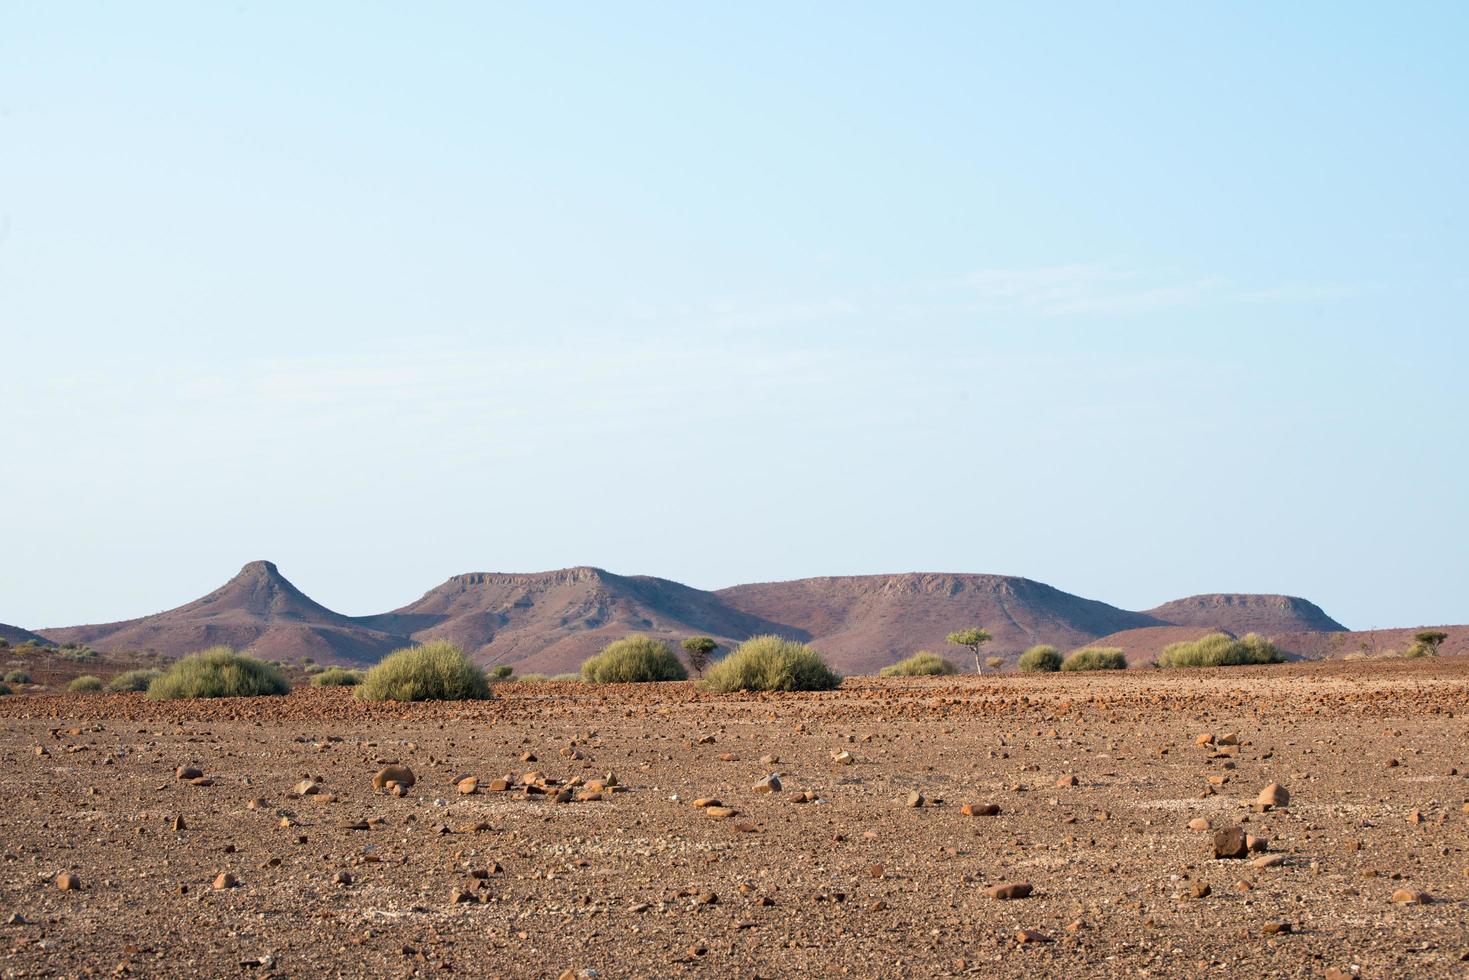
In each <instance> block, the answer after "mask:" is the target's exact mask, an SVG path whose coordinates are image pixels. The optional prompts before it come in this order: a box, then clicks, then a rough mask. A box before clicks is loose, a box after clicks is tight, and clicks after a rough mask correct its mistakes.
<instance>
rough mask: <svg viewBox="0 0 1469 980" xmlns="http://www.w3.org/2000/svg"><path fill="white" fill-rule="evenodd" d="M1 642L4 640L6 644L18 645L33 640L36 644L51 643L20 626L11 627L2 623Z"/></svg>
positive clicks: (0, 629)
mask: <svg viewBox="0 0 1469 980" xmlns="http://www.w3.org/2000/svg"><path fill="white" fill-rule="evenodd" d="M0 640H4V641H5V642H6V643H16V644H19V643H26V642H29V641H32V640H34V641H35V642H36V643H47V642H49V641H48V640H47V639H46V638H45V637H44V636H42V635H41V634H39V633H32V632H31V631H30V630H23V629H21V628H20V627H19V626H10V625H8V624H6V623H0Z"/></svg>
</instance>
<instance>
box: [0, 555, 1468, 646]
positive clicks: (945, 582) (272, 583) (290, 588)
mask: <svg viewBox="0 0 1469 980" xmlns="http://www.w3.org/2000/svg"><path fill="white" fill-rule="evenodd" d="M968 626H983V627H985V628H986V629H988V630H989V631H990V633H991V634H992V635H993V637H994V639H993V640H992V641H991V643H990V644H988V646H987V647H986V648H985V651H984V654H985V655H986V656H1005V657H1007V659H1012V660H1013V657H1014V655H1015V654H1017V653H1018V652H1019V651H1021V650H1023V649H1024V648H1026V647H1028V646H1030V645H1032V644H1035V643H1050V644H1053V645H1054V646H1057V647H1059V648H1060V649H1061V650H1063V651H1066V650H1070V649H1073V648H1075V647H1079V646H1088V645H1091V646H1117V647H1121V648H1122V649H1123V650H1124V651H1126V653H1127V656H1128V659H1129V660H1130V661H1131V662H1134V663H1142V662H1147V661H1150V660H1152V659H1153V657H1155V656H1156V655H1157V653H1158V652H1159V651H1161V650H1162V649H1163V647H1165V646H1167V645H1168V644H1169V643H1173V642H1176V641H1178V640H1185V639H1196V638H1197V637H1199V636H1202V635H1204V634H1205V633H1208V632H1211V631H1214V630H1223V631H1225V632H1228V633H1231V634H1234V635H1236V636H1240V635H1243V634H1245V633H1250V632H1255V633H1260V634H1262V635H1264V636H1267V637H1270V638H1272V639H1273V640H1275V642H1276V643H1277V644H1278V645H1279V646H1280V647H1281V648H1282V649H1283V650H1285V651H1286V652H1287V653H1289V654H1290V655H1292V656H1297V657H1309V658H1315V657H1324V656H1342V655H1344V654H1346V653H1352V652H1360V650H1361V649H1363V648H1365V649H1368V650H1377V651H1379V652H1380V651H1382V650H1386V649H1389V648H1399V649H1401V648H1406V647H1407V646H1408V645H1409V644H1410V643H1411V642H1412V633H1413V632H1414V630H1411V629H1403V630H1383V631H1378V632H1376V633H1370V634H1366V633H1349V632H1346V631H1345V628H1344V627H1343V626H1342V625H1341V624H1340V623H1338V622H1337V621H1336V620H1334V619H1332V618H1331V617H1330V616H1328V615H1327V614H1326V613H1325V612H1323V611H1322V609H1321V608H1320V607H1319V606H1317V605H1315V604H1314V603H1311V602H1308V601H1307V600H1305V599H1301V598H1297V597H1295V596H1282V595H1253V594H1240V593H1233V594H1226V593H1218V594H1210V595H1199V596H1190V597H1188V598H1186V599H1178V600H1175V601H1173V602H1167V603H1164V604H1163V605H1161V606H1158V607H1157V608H1155V609H1150V610H1147V611H1146V612H1131V611H1128V610H1126V609H1119V608H1117V607H1116V606H1112V605H1108V604H1107V603H1105V602H1100V601H1098V600H1095V599H1084V598H1082V597H1080V596H1076V595H1072V594H1070V593H1068V592H1063V591H1061V590H1060V589H1057V588H1054V587H1052V586H1049V585H1046V584H1044V583H1041V582H1036V581H1032V580H1031V579H1027V578H1020V577H1016V576H1009V575H980V574H961V573H921V572H914V573H906V574H900V575H850V576H838V577H828V578H807V579H796V580H794V581H788V582H764V583H757V584H751V585H737V586H733V587H731V588H727V589H721V590H719V591H717V592H706V591H703V590H701V589H695V588H690V587H689V586H687V585H681V584H679V583H678V582H673V581H670V580H668V579H662V578H654V577H651V576H646V575H618V574H615V573H613V572H608V571H605V570H603V569H600V568H593V567H590V566H577V567H575V568H565V569H560V570H557V571H550V572H535V573H527V574H510V573H500V572H471V573H467V574H463V575H455V576H453V577H452V578H450V579H448V580H447V581H445V582H444V583H442V584H441V585H438V586H436V587H435V588H433V589H430V590H429V591H428V592H426V593H425V594H424V595H423V596H422V597H421V598H419V599H416V600H415V601H413V602H410V603H409V604H407V605H405V606H402V607H400V608H398V609H394V610H392V611H391V612H386V613H380V614H377V615H372V616H355V617H354V616H344V615H342V614H341V613H337V612H334V611H332V610H330V609H327V608H326V607H325V606H323V605H321V604H320V603H318V602H315V601H314V600H312V599H311V598H309V597H308V596H306V595H305V594H304V593H303V592H301V590H299V589H297V588H296V587H295V586H294V585H292V584H291V583H290V582H289V581H287V580H286V578H285V577H284V576H282V575H281V573H280V571H279V570H278V569H277V568H276V567H275V565H273V564H271V563H270V562H268V561H255V562H250V563H249V564H247V565H246V566H245V567H244V568H242V569H240V572H239V574H238V575H236V576H235V577H234V578H232V579H230V580H229V581H228V582H226V583H225V584H224V585H223V586H221V587H220V588H218V589H216V590H215V591H213V592H211V593H209V594H208V595H206V596H204V597H203V598H201V599H197V600H195V601H193V602H190V603H188V604H187V605H183V606H180V607H178V608H177V609H171V610H168V611H167V612H162V613H157V614H155V615H152V616H144V617H142V618H139V619H131V620H127V621H125V622H120V623H103V624H98V625H91V626H71V627H63V628H59V629H46V630H41V631H39V632H38V633H32V632H30V631H26V630H21V629H18V628H16V627H0V636H4V637H6V638H7V639H10V641H11V642H12V643H18V642H24V640H26V639H28V638H30V637H32V636H35V637H37V638H38V639H39V640H40V641H41V642H47V643H56V644H61V643H82V644H87V645H89V646H91V647H93V648H95V649H97V650H100V651H103V652H125V651H131V650H149V649H153V650H158V651H159V652H161V653H163V654H165V655H168V656H178V655H181V654H186V653H192V652H194V651H196V650H199V649H202V648H204V647H207V646H211V645H213V644H216V643H224V644H228V645H230V646H233V647H235V648H237V649H249V650H251V651H252V652H254V653H255V654H256V655H257V656H260V657H264V658H267V659H279V660H300V659H302V658H304V657H312V658H314V659H316V660H317V661H319V662H321V663H345V664H369V663H373V662H375V661H377V660H378V659H380V658H381V657H382V656H383V655H385V654H387V653H389V652H391V651H392V650H395V649H397V648H399V647H403V646H408V645H410V644H411V643H414V642H421V641H423V640H428V639H436V638H444V639H449V640H453V641H454V642H455V643H458V644H459V645H460V646H462V647H463V648H464V649H465V650H466V651H468V652H469V653H470V654H471V655H472V656H473V657H474V658H475V659H476V660H478V661H479V662H481V663H486V664H489V663H505V664H510V665H511V666H513V667H515V669H516V670H517V671H518V672H520V673H530V672H539V673H560V672H563V671H570V670H575V669H577V667H578V666H579V665H580V664H581V662H582V661H583V660H584V659H585V658H586V657H588V656H590V655H591V654H593V653H596V652H597V651H598V650H599V649H601V648H602V647H603V646H604V645H606V644H607V643H609V642H611V641H612V640H615V639H618V638H620V637H623V636H626V635H627V634H629V633H648V634H650V635H652V636H655V637H658V638H660V639H664V640H667V641H668V642H669V643H670V644H675V643H677V642H678V641H680V640H682V639H683V638H684V637H686V636H690V635H694V634H704V635H708V636H712V637H714V638H715V639H716V640H718V641H719V642H720V643H721V644H722V645H723V646H724V648H725V649H724V651H722V652H727V651H728V650H729V649H730V648H731V647H733V646H734V645H735V644H736V643H738V642H739V641H740V640H743V639H745V638H747V637H749V636H752V635H755V634H758V633H776V634H780V635H782V636H788V637H791V638H792V639H798V640H803V641H808V642H810V643H812V644H813V645H815V646H816V647H817V648H818V649H820V650H821V651H822V652H823V653H824V654H825V655H826V657H827V659H828V660H829V661H830V662H831V664H832V665H833V666H834V667H836V668H837V669H838V670H839V671H842V672H845V673H871V672H875V671H876V670H877V669H878V668H880V667H883V666H886V665H887V664H890V663H892V662H894V661H896V660H899V659H901V658H902V657H906V656H908V655H909V654H911V653H913V652H914V651H916V650H920V649H931V650H934V651H937V652H939V653H941V654H943V655H944V656H946V657H949V658H950V659H952V660H954V661H955V662H957V663H961V664H963V666H964V667H965V669H966V670H967V669H972V663H971V662H970V661H968V660H967V657H966V655H965V654H964V651H961V650H957V649H956V648H954V647H951V646H948V645H947V644H946V643H945V638H946V637H947V636H948V634H949V633H950V632H952V631H954V630H959V629H963V628H965V627H968ZM1446 629H1447V631H1448V632H1449V633H1450V639H1449V641H1448V642H1447V643H1446V644H1445V645H1444V649H1443V652H1444V653H1446V654H1449V653H1458V652H1469V626H1465V627H1460V626H1454V627H1446Z"/></svg>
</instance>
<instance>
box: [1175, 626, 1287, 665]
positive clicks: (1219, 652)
mask: <svg viewBox="0 0 1469 980" xmlns="http://www.w3.org/2000/svg"><path fill="white" fill-rule="evenodd" d="M1284 660H1285V657H1283V656H1281V653H1280V651H1279V650H1277V649H1276V648H1275V644H1273V643H1271V642H1270V641H1269V640H1266V639H1264V638H1262V637H1260V636H1258V635H1256V634H1254V633H1249V634H1246V635H1245V636H1243V637H1241V638H1239V639H1238V640H1236V639H1235V638H1234V637H1232V636H1228V635H1226V634H1224V633H1211V634H1209V635H1208V636H1205V637H1201V638H1200V639H1197V640H1184V641H1182V642H1180V643H1170V644H1168V646H1166V647H1164V648H1163V652H1162V653H1160V654H1159V655H1158V666H1159V667H1237V666H1242V665H1245V664H1278V663H1282V662H1283V661H1284Z"/></svg>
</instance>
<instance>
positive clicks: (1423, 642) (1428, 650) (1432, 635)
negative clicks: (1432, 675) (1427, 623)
mask: <svg viewBox="0 0 1469 980" xmlns="http://www.w3.org/2000/svg"><path fill="white" fill-rule="evenodd" d="M1448 638H1449V634H1447V633H1445V632H1444V631H1443V630H1423V631H1421V632H1418V633H1414V634H1413V641H1414V643H1415V644H1416V645H1417V646H1418V647H1419V648H1420V649H1422V651H1423V652H1424V653H1425V654H1427V655H1428V656H1430V657H1436V656H1438V648H1439V647H1440V646H1442V645H1443V641H1444V640H1447V639H1448Z"/></svg>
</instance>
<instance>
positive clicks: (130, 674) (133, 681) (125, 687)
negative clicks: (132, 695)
mask: <svg viewBox="0 0 1469 980" xmlns="http://www.w3.org/2000/svg"><path fill="white" fill-rule="evenodd" d="M162 676H163V671H161V670H158V669H157V668H154V667H149V668H146V669H143V670H129V671H125V672H123V673H121V674H118V675H117V676H116V677H114V678H113V679H112V680H110V681H108V682H107V690H108V691H110V692H111V693H113V694H125V693H128V692H131V691H146V690H148V687H149V685H151V684H152V683H153V682H154V681H156V680H157V679H158V678H160V677H162Z"/></svg>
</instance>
